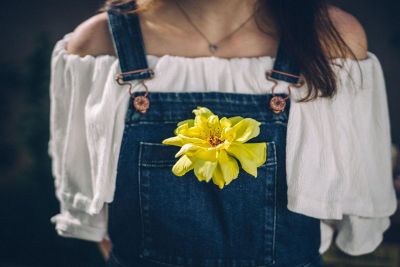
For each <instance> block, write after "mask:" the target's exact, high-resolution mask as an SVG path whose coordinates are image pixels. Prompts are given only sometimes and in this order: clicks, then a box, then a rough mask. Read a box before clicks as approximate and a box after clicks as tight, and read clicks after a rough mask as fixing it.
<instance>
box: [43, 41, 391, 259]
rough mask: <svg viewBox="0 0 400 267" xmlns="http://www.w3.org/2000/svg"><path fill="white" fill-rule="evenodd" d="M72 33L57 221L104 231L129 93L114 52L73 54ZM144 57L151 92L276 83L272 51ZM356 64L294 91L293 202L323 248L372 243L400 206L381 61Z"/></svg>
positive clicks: (59, 51) (53, 119)
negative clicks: (312, 96)
mask: <svg viewBox="0 0 400 267" xmlns="http://www.w3.org/2000/svg"><path fill="white" fill-rule="evenodd" d="M69 38H70V34H67V35H65V37H64V38H63V39H62V40H60V41H59V42H58V43H57V44H56V46H55V48H54V50H53V54H52V65H51V85H50V100H51V112H50V113H51V114H50V140H49V147H48V152H49V155H50V156H51V158H52V173H53V176H54V178H55V188H56V196H57V198H58V200H59V201H60V203H61V208H60V213H59V214H57V215H55V216H53V217H52V218H51V221H52V222H53V223H55V225H56V229H57V232H58V234H60V235H62V236H68V237H74V238H80V239H85V240H91V241H100V240H101V239H102V238H105V237H107V205H106V204H107V203H110V202H112V201H113V195H114V189H115V180H116V171H117V162H118V156H119V150H120V144H121V140H122V135H123V129H124V119H125V114H126V111H127V108H128V104H129V93H128V91H127V89H126V87H120V86H119V85H118V84H117V83H116V82H115V79H114V77H115V75H116V74H117V73H119V71H120V69H119V61H118V59H117V58H116V57H114V56H110V55H101V56H97V57H93V56H84V57H80V56H78V55H71V54H68V53H67V51H66V50H65V45H66V43H67V42H68V39H69ZM147 60H148V63H149V67H151V68H153V69H154V71H155V77H154V78H153V79H151V80H148V81H147V82H146V84H147V86H148V88H149V91H150V93H151V92H155V91H161V92H166V91H168V92H171V91H177V92H189V91H190V92H192V91H193V92H195V91H205V92H209V91H219V92H236V93H254V94H265V93H271V87H272V82H270V81H268V80H266V79H265V71H268V70H271V69H272V67H273V63H274V60H275V58H273V57H269V56H262V57H249V58H245V57H243V58H240V57H238V58H231V59H224V58H218V57H197V58H189V57H179V56H171V55H164V56H160V57H158V56H154V55H147ZM337 64H343V68H340V67H339V66H338V65H337ZM359 64H360V68H361V69H359V68H358V66H357V64H356V61H354V60H351V59H334V60H332V65H333V67H334V70H335V73H336V74H337V78H338V83H339V84H338V93H337V95H336V96H335V97H334V98H333V99H328V98H318V99H316V100H314V101H311V102H305V103H297V102H296V100H298V99H299V98H300V97H301V96H304V95H305V92H306V87H305V86H303V87H302V88H300V89H294V90H292V94H291V108H290V113H289V121H288V129H287V149H286V168H287V185H288V192H287V193H288V206H287V207H288V209H289V210H291V211H293V212H297V213H301V214H304V215H307V216H311V217H315V218H319V219H321V247H320V252H321V253H323V252H325V251H326V250H327V249H328V248H329V246H330V244H331V242H332V241H334V242H335V243H336V244H337V246H338V247H339V248H340V249H341V250H343V251H344V252H345V253H348V254H351V255H361V254H365V253H369V252H371V251H373V250H374V249H375V248H376V247H377V246H378V245H379V244H380V242H381V241H382V235H383V232H384V231H385V230H386V229H387V228H388V227H389V225H390V220H389V216H390V215H392V214H393V213H394V212H395V210H396V206H397V202H396V196H395V191H394V188H393V184H392V174H391V151H390V146H391V136H390V125H389V114H388V105H387V99H386V88H385V81H384V75H383V71H382V68H381V65H380V62H379V60H378V59H377V57H376V56H375V55H374V54H373V53H372V52H368V58H367V59H364V60H361V61H359ZM132 84H133V88H134V90H142V89H143V88H142V85H141V84H140V83H139V82H137V81H132ZM287 85H288V84H287V83H286V82H279V84H278V86H277V88H276V91H275V92H276V93H287V92H288V91H287ZM334 231H337V235H336V238H335V240H333V237H334V236H335V235H334Z"/></svg>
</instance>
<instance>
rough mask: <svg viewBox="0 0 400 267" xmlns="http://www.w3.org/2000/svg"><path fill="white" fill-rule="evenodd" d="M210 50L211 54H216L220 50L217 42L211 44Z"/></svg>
mask: <svg viewBox="0 0 400 267" xmlns="http://www.w3.org/2000/svg"><path fill="white" fill-rule="evenodd" d="M208 50H210V52H211V54H215V53H216V52H217V51H218V46H217V45H215V44H209V45H208Z"/></svg>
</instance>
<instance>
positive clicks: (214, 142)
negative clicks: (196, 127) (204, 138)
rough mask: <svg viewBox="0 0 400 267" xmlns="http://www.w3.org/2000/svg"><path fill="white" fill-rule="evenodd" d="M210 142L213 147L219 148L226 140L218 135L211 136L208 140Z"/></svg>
mask: <svg viewBox="0 0 400 267" xmlns="http://www.w3.org/2000/svg"><path fill="white" fill-rule="evenodd" d="M208 142H209V143H210V145H211V146H218V145H219V144H221V143H223V142H224V140H222V139H220V138H219V137H218V136H216V135H211V136H210V137H209V138H208Z"/></svg>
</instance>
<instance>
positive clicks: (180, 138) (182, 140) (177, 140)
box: [162, 134, 208, 146]
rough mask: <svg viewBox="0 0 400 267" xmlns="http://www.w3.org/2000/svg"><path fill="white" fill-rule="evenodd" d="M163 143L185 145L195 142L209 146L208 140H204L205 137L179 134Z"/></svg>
mask: <svg viewBox="0 0 400 267" xmlns="http://www.w3.org/2000/svg"><path fill="white" fill-rule="evenodd" d="M162 143H163V144H166V145H172V146H183V145H184V144H187V143H193V144H197V145H203V146H208V142H206V141H204V140H203V139H200V138H196V137H188V136H185V135H181V134H179V135H177V136H173V137H170V138H167V139H164V140H163V141H162Z"/></svg>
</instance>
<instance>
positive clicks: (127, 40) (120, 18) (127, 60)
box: [107, 1, 154, 82]
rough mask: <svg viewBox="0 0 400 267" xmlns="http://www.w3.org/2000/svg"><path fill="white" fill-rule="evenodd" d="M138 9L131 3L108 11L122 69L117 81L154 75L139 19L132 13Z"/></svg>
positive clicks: (113, 6) (118, 5)
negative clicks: (149, 64) (147, 56)
mask: <svg viewBox="0 0 400 267" xmlns="http://www.w3.org/2000/svg"><path fill="white" fill-rule="evenodd" d="M136 7H137V5H136V2H135V1H130V2H127V3H124V4H115V5H110V6H109V8H108V9H107V14H108V26H109V29H110V32H111V33H112V37H113V44H114V49H115V50H116V53H117V56H118V59H119V64H120V68H121V73H120V74H118V76H117V79H118V80H121V79H122V81H124V82H126V81H131V80H136V79H148V78H151V77H153V75H154V72H153V70H152V69H150V68H149V67H148V64H147V59H146V53H145V49H144V43H143V37H142V32H141V28H140V21H139V17H138V15H137V14H136V13H132V11H133V10H135V9H136Z"/></svg>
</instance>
